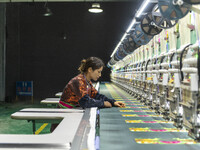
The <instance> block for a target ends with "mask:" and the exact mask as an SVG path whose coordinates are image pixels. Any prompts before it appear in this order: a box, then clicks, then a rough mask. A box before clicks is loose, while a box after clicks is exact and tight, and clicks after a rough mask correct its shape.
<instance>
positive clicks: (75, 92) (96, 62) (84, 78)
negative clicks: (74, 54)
mask: <svg viewBox="0 0 200 150" xmlns="http://www.w3.org/2000/svg"><path fill="white" fill-rule="evenodd" d="M103 67H104V63H103V61H102V60H101V59H99V58H97V57H89V58H88V59H84V60H82V61H81V65H80V67H79V69H78V70H79V71H80V74H79V75H77V76H76V77H74V78H72V79H71V80H70V81H69V83H68V84H67V85H66V86H65V88H64V90H63V93H62V96H61V99H60V101H59V107H61V108H76V107H82V108H91V107H98V108H104V107H112V106H117V107H124V106H125V104H124V103H122V102H116V101H115V100H114V99H109V98H107V97H106V96H104V95H102V94H99V93H98V91H97V90H96V89H95V88H94V87H93V85H92V82H91V79H92V80H94V81H97V80H98V79H99V78H100V77H101V72H102V70H103Z"/></svg>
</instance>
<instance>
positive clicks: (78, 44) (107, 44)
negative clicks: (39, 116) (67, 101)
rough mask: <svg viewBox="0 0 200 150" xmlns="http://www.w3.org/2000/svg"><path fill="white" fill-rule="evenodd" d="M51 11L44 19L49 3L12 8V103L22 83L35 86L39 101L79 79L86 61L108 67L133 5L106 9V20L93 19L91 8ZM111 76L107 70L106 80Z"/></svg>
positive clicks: (9, 26)
mask: <svg viewBox="0 0 200 150" xmlns="http://www.w3.org/2000/svg"><path fill="white" fill-rule="evenodd" d="M48 6H49V7H50V8H51V10H52V12H53V15H52V16H50V17H44V16H42V14H43V13H44V3H7V27H6V37H7V38H6V42H7V46H6V47H7V49H6V100H7V101H9V100H12V99H14V98H15V82H16V81H33V86H34V97H35V98H36V99H37V98H38V99H41V98H46V97H52V96H54V94H55V93H56V92H59V91H62V90H63V88H64V86H65V85H66V83H67V82H68V81H69V80H70V79H71V78H72V77H74V76H76V75H77V74H78V73H79V72H78V70H77V68H78V66H79V64H80V61H81V60H82V59H83V58H87V57H89V56H97V57H100V58H102V59H103V61H104V62H105V64H106V63H107V62H108V60H109V56H110V54H111V53H112V50H113V49H114V47H115V46H116V44H117V42H118V41H119V40H120V39H119V38H120V37H121V35H122V34H123V32H124V31H125V29H126V28H127V26H128V24H129V22H130V20H131V19H132V16H131V15H130V14H132V10H133V5H132V3H130V2H126V3H122V2H120V3H114V4H113V3H106V4H105V5H104V8H105V10H104V13H102V14H90V13H89V12H88V11H87V9H88V8H89V7H90V4H88V3H49V4H48ZM106 8H107V9H106ZM72 10H73V11H72ZM110 18H112V19H110ZM65 34H66V39H64V35H65ZM112 41H116V43H113V42H112ZM109 75H110V71H109V69H108V68H106V67H105V68H104V70H103V74H102V77H101V79H100V80H101V81H109V80H110V79H109Z"/></svg>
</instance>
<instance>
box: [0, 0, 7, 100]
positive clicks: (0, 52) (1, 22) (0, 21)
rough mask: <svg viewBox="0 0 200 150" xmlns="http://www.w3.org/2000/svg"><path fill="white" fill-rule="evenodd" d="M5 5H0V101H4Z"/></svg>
mask: <svg viewBox="0 0 200 150" xmlns="http://www.w3.org/2000/svg"><path fill="white" fill-rule="evenodd" d="M5 72H6V4H5V3H0V101H5V82H6V80H5Z"/></svg>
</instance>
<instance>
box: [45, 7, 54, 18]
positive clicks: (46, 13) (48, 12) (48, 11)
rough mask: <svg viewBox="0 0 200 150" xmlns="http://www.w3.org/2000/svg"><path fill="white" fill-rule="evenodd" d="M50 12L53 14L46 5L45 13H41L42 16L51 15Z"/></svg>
mask: <svg viewBox="0 0 200 150" xmlns="http://www.w3.org/2000/svg"><path fill="white" fill-rule="evenodd" d="M52 14H53V13H52V11H51V9H50V8H48V7H46V11H45V13H44V14H43V16H45V17H48V16H51V15H52Z"/></svg>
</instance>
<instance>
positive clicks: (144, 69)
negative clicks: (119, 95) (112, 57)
mask: <svg viewBox="0 0 200 150" xmlns="http://www.w3.org/2000/svg"><path fill="white" fill-rule="evenodd" d="M199 23H200V17H199V14H197V13H194V12H189V13H188V14H187V15H186V16H185V17H184V18H182V19H180V20H179V21H178V23H177V24H176V25H175V26H174V27H172V28H170V29H163V31H162V32H160V33H159V34H158V35H155V36H154V37H153V38H152V39H151V41H150V42H148V44H146V45H141V46H140V47H138V48H137V49H136V50H134V51H133V53H131V54H129V55H127V56H126V57H124V58H123V59H121V60H119V61H116V62H115V63H114V64H113V65H112V66H111V81H112V82H113V83H115V84H116V85H118V86H119V87H121V88H122V89H124V90H125V91H127V92H128V93H129V94H131V95H132V96H134V97H135V98H137V99H138V100H140V102H141V103H144V104H145V105H147V106H149V108H151V109H154V110H155V111H156V112H157V113H159V114H163V116H164V118H165V119H166V120H172V121H174V126H176V127H177V128H186V129H187V130H188V131H189V132H188V133H189V136H191V137H193V138H194V139H198V140H199V139H200V94H199V92H200V88H199V77H200V76H199V74H200V62H199V61H200V59H199V57H200V51H199V45H200V44H199V41H200V40H199V37H198V34H199V33H198V32H199V31H200V30H199V28H200V27H199Z"/></svg>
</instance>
